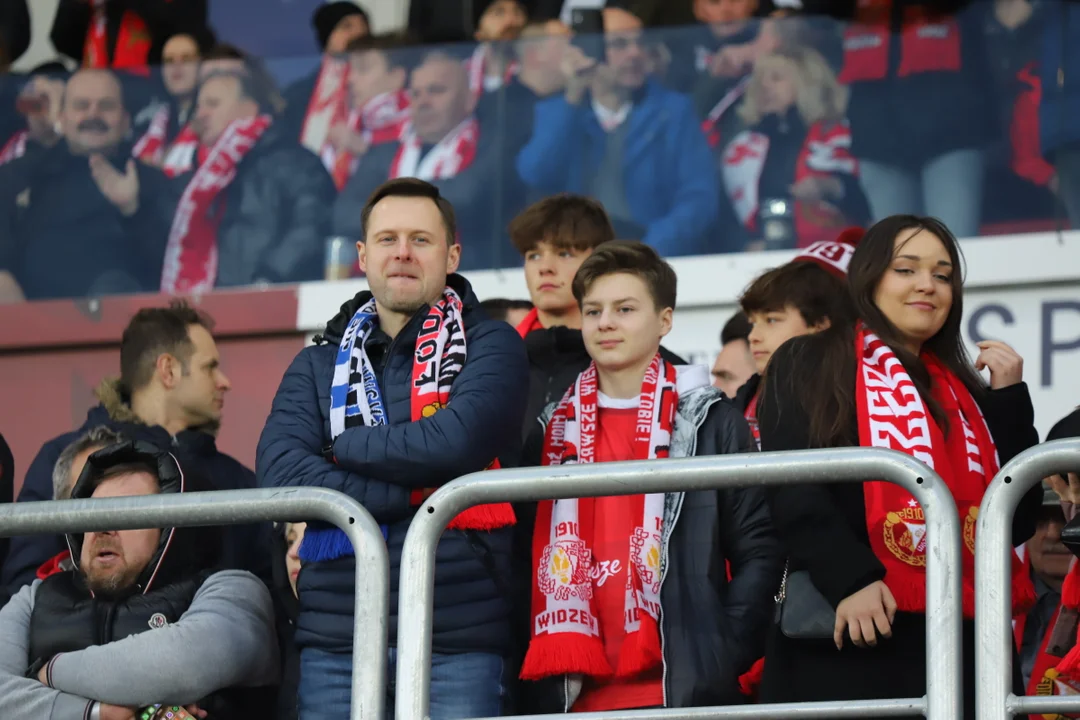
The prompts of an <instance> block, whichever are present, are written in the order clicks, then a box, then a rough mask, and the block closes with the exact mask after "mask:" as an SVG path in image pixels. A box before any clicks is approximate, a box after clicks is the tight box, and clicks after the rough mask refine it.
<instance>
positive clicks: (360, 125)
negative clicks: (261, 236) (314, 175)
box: [321, 90, 409, 190]
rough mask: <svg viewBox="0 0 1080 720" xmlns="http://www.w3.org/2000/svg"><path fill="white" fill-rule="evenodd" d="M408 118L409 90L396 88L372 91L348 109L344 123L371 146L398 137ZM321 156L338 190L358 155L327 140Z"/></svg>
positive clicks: (356, 162)
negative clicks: (347, 115)
mask: <svg viewBox="0 0 1080 720" xmlns="http://www.w3.org/2000/svg"><path fill="white" fill-rule="evenodd" d="M408 119H409V94H408V93H406V92H405V91H404V90H399V91H397V92H386V93H381V94H379V95H376V96H375V97H373V98H371V99H370V100H368V101H367V102H366V103H364V106H363V107H362V108H359V109H352V110H350V111H349V117H348V120H347V121H346V124H347V127H348V129H349V131H350V132H353V133H356V134H359V135H360V136H362V137H363V138H364V142H366V143H367V145H368V147H374V146H376V145H385V144H386V143H391V142H395V141H396V140H398V139H399V138H400V137H401V133H402V130H403V129H404V128H405V124H406V123H407V122H408ZM321 157H322V161H323V165H324V166H325V167H326V169H327V170H329V171H330V175H331V176H332V177H333V178H334V184H335V185H337V188H338V190H340V189H341V188H343V187H345V183H346V182H347V181H348V180H349V178H350V177H352V174H353V173H354V172H356V167H357V165H359V163H360V158H358V157H356V156H355V155H353V154H352V153H350V152H342V151H340V150H338V149H337V148H335V147H334V146H333V145H332V144H330V143H327V144H326V145H325V146H324V147H323V150H322V155H321Z"/></svg>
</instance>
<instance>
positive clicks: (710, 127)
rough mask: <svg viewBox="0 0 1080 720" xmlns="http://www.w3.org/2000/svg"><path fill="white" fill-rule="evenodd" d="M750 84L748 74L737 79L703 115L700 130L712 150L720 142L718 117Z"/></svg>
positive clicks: (728, 108) (740, 98)
mask: <svg viewBox="0 0 1080 720" xmlns="http://www.w3.org/2000/svg"><path fill="white" fill-rule="evenodd" d="M749 86H750V75H747V76H746V77H744V78H743V79H741V80H739V82H737V83H736V84H735V87H733V88H731V89H730V90H728V91H727V92H726V93H724V97H722V98H720V101H719V102H718V103H716V104H715V105H713V109H712V110H710V111H709V114H708V115H706V116H705V120H703V121H702V123H701V131H702V132H703V133H705V140H706V141H707V142H708V143H709V147H711V148H713V149H714V150H715V149H716V147H717V146H718V145H719V144H720V141H721V139H722V138H721V137H720V119H721V118H723V117H724V113H726V112H727V111H728V110H730V109H731V108H732V107H733V106H734V105H735V103H737V102H739V100H742V96H743V95H745V94H746V88H748V87H749Z"/></svg>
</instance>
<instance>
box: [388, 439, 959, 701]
mask: <svg viewBox="0 0 1080 720" xmlns="http://www.w3.org/2000/svg"><path fill="white" fill-rule="evenodd" d="M867 479H882V480H886V481H889V482H893V483H896V484H898V485H901V486H902V487H903V488H904V489H905V490H907V491H908V492H910V493H911V494H912V495H913V496H914V497H915V499H916V500H917V501H918V502H919V504H920V505H921V506H922V508H923V511H924V514H925V517H926V527H927V534H926V537H927V543H928V546H927V551H926V556H927V568H926V620H927V621H926V649H927V658H926V696H925V697H922V698H903V699H898V700H866V701H860V702H850V701H836V702H818V703H784V704H767V705H750V706H736V707H713V708H696V709H662V710H645V711H640V710H637V711H619V712H605V713H585V714H582V715H581V718H582V720H616V719H623V720H631V719H632V720H706V719H708V718H716V717H725V718H759V717H768V718H796V717H797V718H841V717H844V718H847V717H868V716H877V717H895V716H900V715H912V714H915V713H922V714H924V715H927V716H928V717H931V718H933V720H960V718H961V717H962V715H961V708H962V703H963V697H962V693H961V667H962V665H961V644H960V623H961V607H960V600H961V595H960V573H958V572H956V571H955V570H956V568H959V567H960V519H959V517H958V515H957V512H956V503H955V502H954V501H953V497H952V494H951V493H950V492H949V488H948V487H947V486H946V485H945V483H944V482H943V481H942V480H941V479H940V478H939V477H938V476H937V475H936V474H935V473H934V471H932V470H931V469H930V468H928V467H927V466H926V465H924V464H922V463H921V462H919V461H918V460H915V459H914V458H912V457H911V456H910V455H906V454H903V453H899V452H895V451H891V450H881V449H874V448H845V449H837V450H829V451H827V452H824V451H821V450H808V451H797V452H783V453H752V454H745V455H723V456H710V457H699V458H689V459H681V460H650V461H644V462H633V463H628V462H621V463H603V464H595V465H573V466H562V467H540V468H519V469H508V470H494V471H489V472H482V473H473V474H471V475H466V476H465V477H462V478H458V479H457V480H455V481H453V482H451V483H448V484H447V485H444V486H443V487H442V488H440V489H439V490H438V491H436V492H435V493H434V494H433V495H431V497H429V498H428V499H427V501H426V502H425V503H424V504H423V506H422V507H421V508H420V510H419V511H418V512H417V514H416V517H415V518H414V519H413V521H412V524H411V525H410V526H409V531H408V534H407V535H406V536H405V546H404V548H403V550H402V558H401V582H400V587H399V592H398V596H399V607H398V617H399V618H409V622H407V623H399V624H398V638H397V640H398V642H397V649H398V661H397V681H396V695H395V703H394V705H395V717H396V720H427V718H428V717H429V711H430V690H431V688H430V685H431V636H432V601H433V594H434V586H435V548H436V545H437V544H438V542H439V537H440V536H441V535H442V533H443V531H444V530H445V529H446V526H447V525H448V524H449V522H450V521H451V520H452V519H453V518H454V517H455V516H456V515H457V514H458V513H460V512H461V511H463V510H465V509H467V508H469V507H472V506H474V505H482V504H486V503H496V502H516V501H537V500H551V499H556V498H571V497H598V496H607V495H630V494H638V493H650V492H664V491H670V490H674V489H676V488H678V489H680V490H686V491H692V490H708V489H716V488H722V487H737V486H748V485H758V484H770V485H805V484H811V483H826V482H828V483H832V482H858V481H864V480H867ZM537 717H539V716H537Z"/></svg>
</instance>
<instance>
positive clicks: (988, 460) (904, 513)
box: [855, 323, 1035, 618]
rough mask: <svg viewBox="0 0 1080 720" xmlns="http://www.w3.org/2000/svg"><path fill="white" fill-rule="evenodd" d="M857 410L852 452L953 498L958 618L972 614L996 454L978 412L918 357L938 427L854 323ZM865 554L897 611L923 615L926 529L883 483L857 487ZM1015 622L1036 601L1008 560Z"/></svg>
mask: <svg viewBox="0 0 1080 720" xmlns="http://www.w3.org/2000/svg"><path fill="white" fill-rule="evenodd" d="M855 342H856V344H855V352H856V357H857V362H858V372H857V375H856V390H855V396H856V404H857V413H858V420H859V444H860V445H861V446H863V447H879V448H886V449H890V450H898V451H900V452H903V453H907V454H908V455H911V456H912V457H914V458H916V459H917V460H921V461H922V462H924V463H926V464H927V465H928V466H929V467H930V468H932V469H933V470H934V471H935V472H936V473H937V474H938V475H939V476H940V477H941V479H942V480H944V481H945V484H946V485H947V486H948V488H949V490H950V491H951V492H952V495H953V498H954V499H955V500H956V507H957V510H958V512H959V513H960V519H961V521H962V523H963V539H964V550H963V551H961V560H962V563H961V566H962V571H963V579H962V589H963V609H964V616H965V617H968V618H972V617H974V616H975V615H974V613H975V526H976V523H977V521H978V516H979V504H980V503H981V502H982V497H983V493H984V492H985V491H986V486H987V485H988V484H989V483H990V481H991V480H992V479H993V478H994V475H995V474H996V473H997V471H998V468H999V463H998V455H997V449H996V447H995V446H994V440H993V438H992V437H991V435H990V429H989V428H988V427H987V425H986V420H985V419H984V418H983V415H982V411H981V410H980V409H979V406H978V405H977V404H976V403H975V399H974V398H973V397H972V396H971V393H970V392H969V391H968V389H967V387H965V386H964V384H963V383H962V382H961V381H960V379H959V378H957V377H956V376H955V375H954V374H953V373H952V372H951V371H950V370H949V369H948V368H946V367H945V366H944V365H943V364H942V363H941V362H940V361H939V360H938V359H937V358H936V357H934V356H933V355H930V354H928V353H924V354H923V356H922V361H923V363H925V365H926V368H927V370H928V371H929V373H930V379H931V394H932V396H933V398H934V400H936V401H937V403H938V405H940V407H941V409H942V410H943V411H944V412H945V414H946V417H947V418H948V423H949V424H948V427H949V432H948V434H947V435H946V434H945V433H943V432H942V430H941V428H940V427H938V424H937V422H936V421H935V420H934V418H933V416H931V415H930V413H929V412H928V410H927V408H926V404H925V403H924V402H923V399H922V397H921V396H920V395H919V391H918V389H917V388H916V387H915V383H914V382H912V380H911V377H910V376H909V375H908V373H907V371H906V370H905V369H904V366H903V365H902V364H901V362H900V360H899V359H898V358H897V357H896V354H895V353H893V351H892V349H891V348H890V347H889V346H888V345H887V344H885V342H883V341H882V340H881V339H880V338H878V337H877V336H876V335H874V334H873V333H872V332H870V331H869V330H867V329H866V328H865V327H864V326H863V325H862V324H861V323H860V324H859V326H858V328H857V332H856V341H855ZM863 495H864V498H865V501H866V525H867V530H868V532H869V536H870V547H871V549H872V550H873V551H874V554H875V555H877V557H878V559H879V560H880V561H881V563H882V564H883V565H884V566H885V584H886V585H888V586H889V590H891V591H892V593H893V596H894V597H895V598H896V604H897V607H898V608H899V609H900V610H903V611H907V612H926V521H925V518H924V517H923V510H922V508H921V507H920V506H919V504H918V503H917V502H916V501H915V498H913V497H912V496H911V494H910V493H909V492H907V491H906V490H904V489H903V488H902V487H900V486H899V485H896V484H894V483H889V482H883V481H872V482H866V483H863ZM1012 588H1013V590H1012V602H1013V614H1014V616H1015V615H1017V614H1019V613H1021V612H1026V609H1027V608H1029V607H1030V606H1031V604H1032V603H1033V602H1034V600H1035V591H1034V588H1033V587H1032V584H1031V578H1030V577H1029V576H1028V575H1026V574H1025V573H1024V571H1023V563H1022V562H1021V561H1020V558H1019V557H1018V556H1017V555H1016V554H1015V553H1014V555H1013V575H1012Z"/></svg>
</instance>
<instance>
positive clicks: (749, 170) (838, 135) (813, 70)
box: [721, 47, 869, 249]
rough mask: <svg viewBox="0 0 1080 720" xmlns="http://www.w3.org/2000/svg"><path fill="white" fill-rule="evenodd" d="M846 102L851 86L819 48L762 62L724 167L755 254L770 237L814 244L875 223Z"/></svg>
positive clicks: (775, 242) (783, 52) (772, 241)
mask: <svg viewBox="0 0 1080 720" xmlns="http://www.w3.org/2000/svg"><path fill="white" fill-rule="evenodd" d="M846 105H847V89H846V88H844V87H843V86H841V85H840V84H839V83H838V82H837V80H836V75H835V73H834V72H833V71H832V69H831V68H830V67H829V65H828V63H826V62H825V60H824V58H822V56H821V55H820V54H819V53H818V52H817V51H816V50H812V49H810V48H803V47H793V48H783V49H778V50H776V51H774V52H771V53H768V54H766V55H763V56H761V57H760V58H758V60H757V62H756V63H755V64H754V71H753V73H752V75H751V77H750V82H749V85H748V86H747V88H746V94H745V95H744V97H743V100H742V102H741V103H740V106H739V109H738V116H739V118H740V119H741V120H742V122H743V124H744V125H743V126H744V129H743V130H742V131H741V132H739V133H737V134H736V135H735V136H734V137H733V138H732V139H731V141H730V142H728V143H727V145H726V147H725V148H724V151H723V161H722V169H721V174H722V179H723V185H724V189H725V191H726V193H727V197H728V200H729V201H730V203H731V206H732V209H733V210H734V211H735V215H736V217H737V218H738V220H739V222H740V224H741V225H742V226H743V227H744V228H745V230H746V232H747V234H748V237H749V238H750V239H751V243H750V245H749V246H748V249H761V247H762V246H763V243H762V242H761V241H762V240H767V241H768V245H769V247H770V248H773V247H776V248H780V247H807V246H808V245H811V244H813V243H815V242H818V241H820V240H829V239H832V238H835V237H836V234H837V232H839V230H840V229H842V228H844V227H846V226H849V225H864V224H865V223H866V222H867V220H868V218H869V208H868V206H867V203H866V198H865V196H864V195H863V193H862V189H861V187H860V186H859V173H858V163H857V162H856V160H855V158H854V157H853V156H852V155H851V153H850V147H851V132H850V130H849V129H848V125H847V121H846V120H845V118H844V112H845V108H846ZM774 220H779V221H780V222H779V224H778V223H777V222H774Z"/></svg>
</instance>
